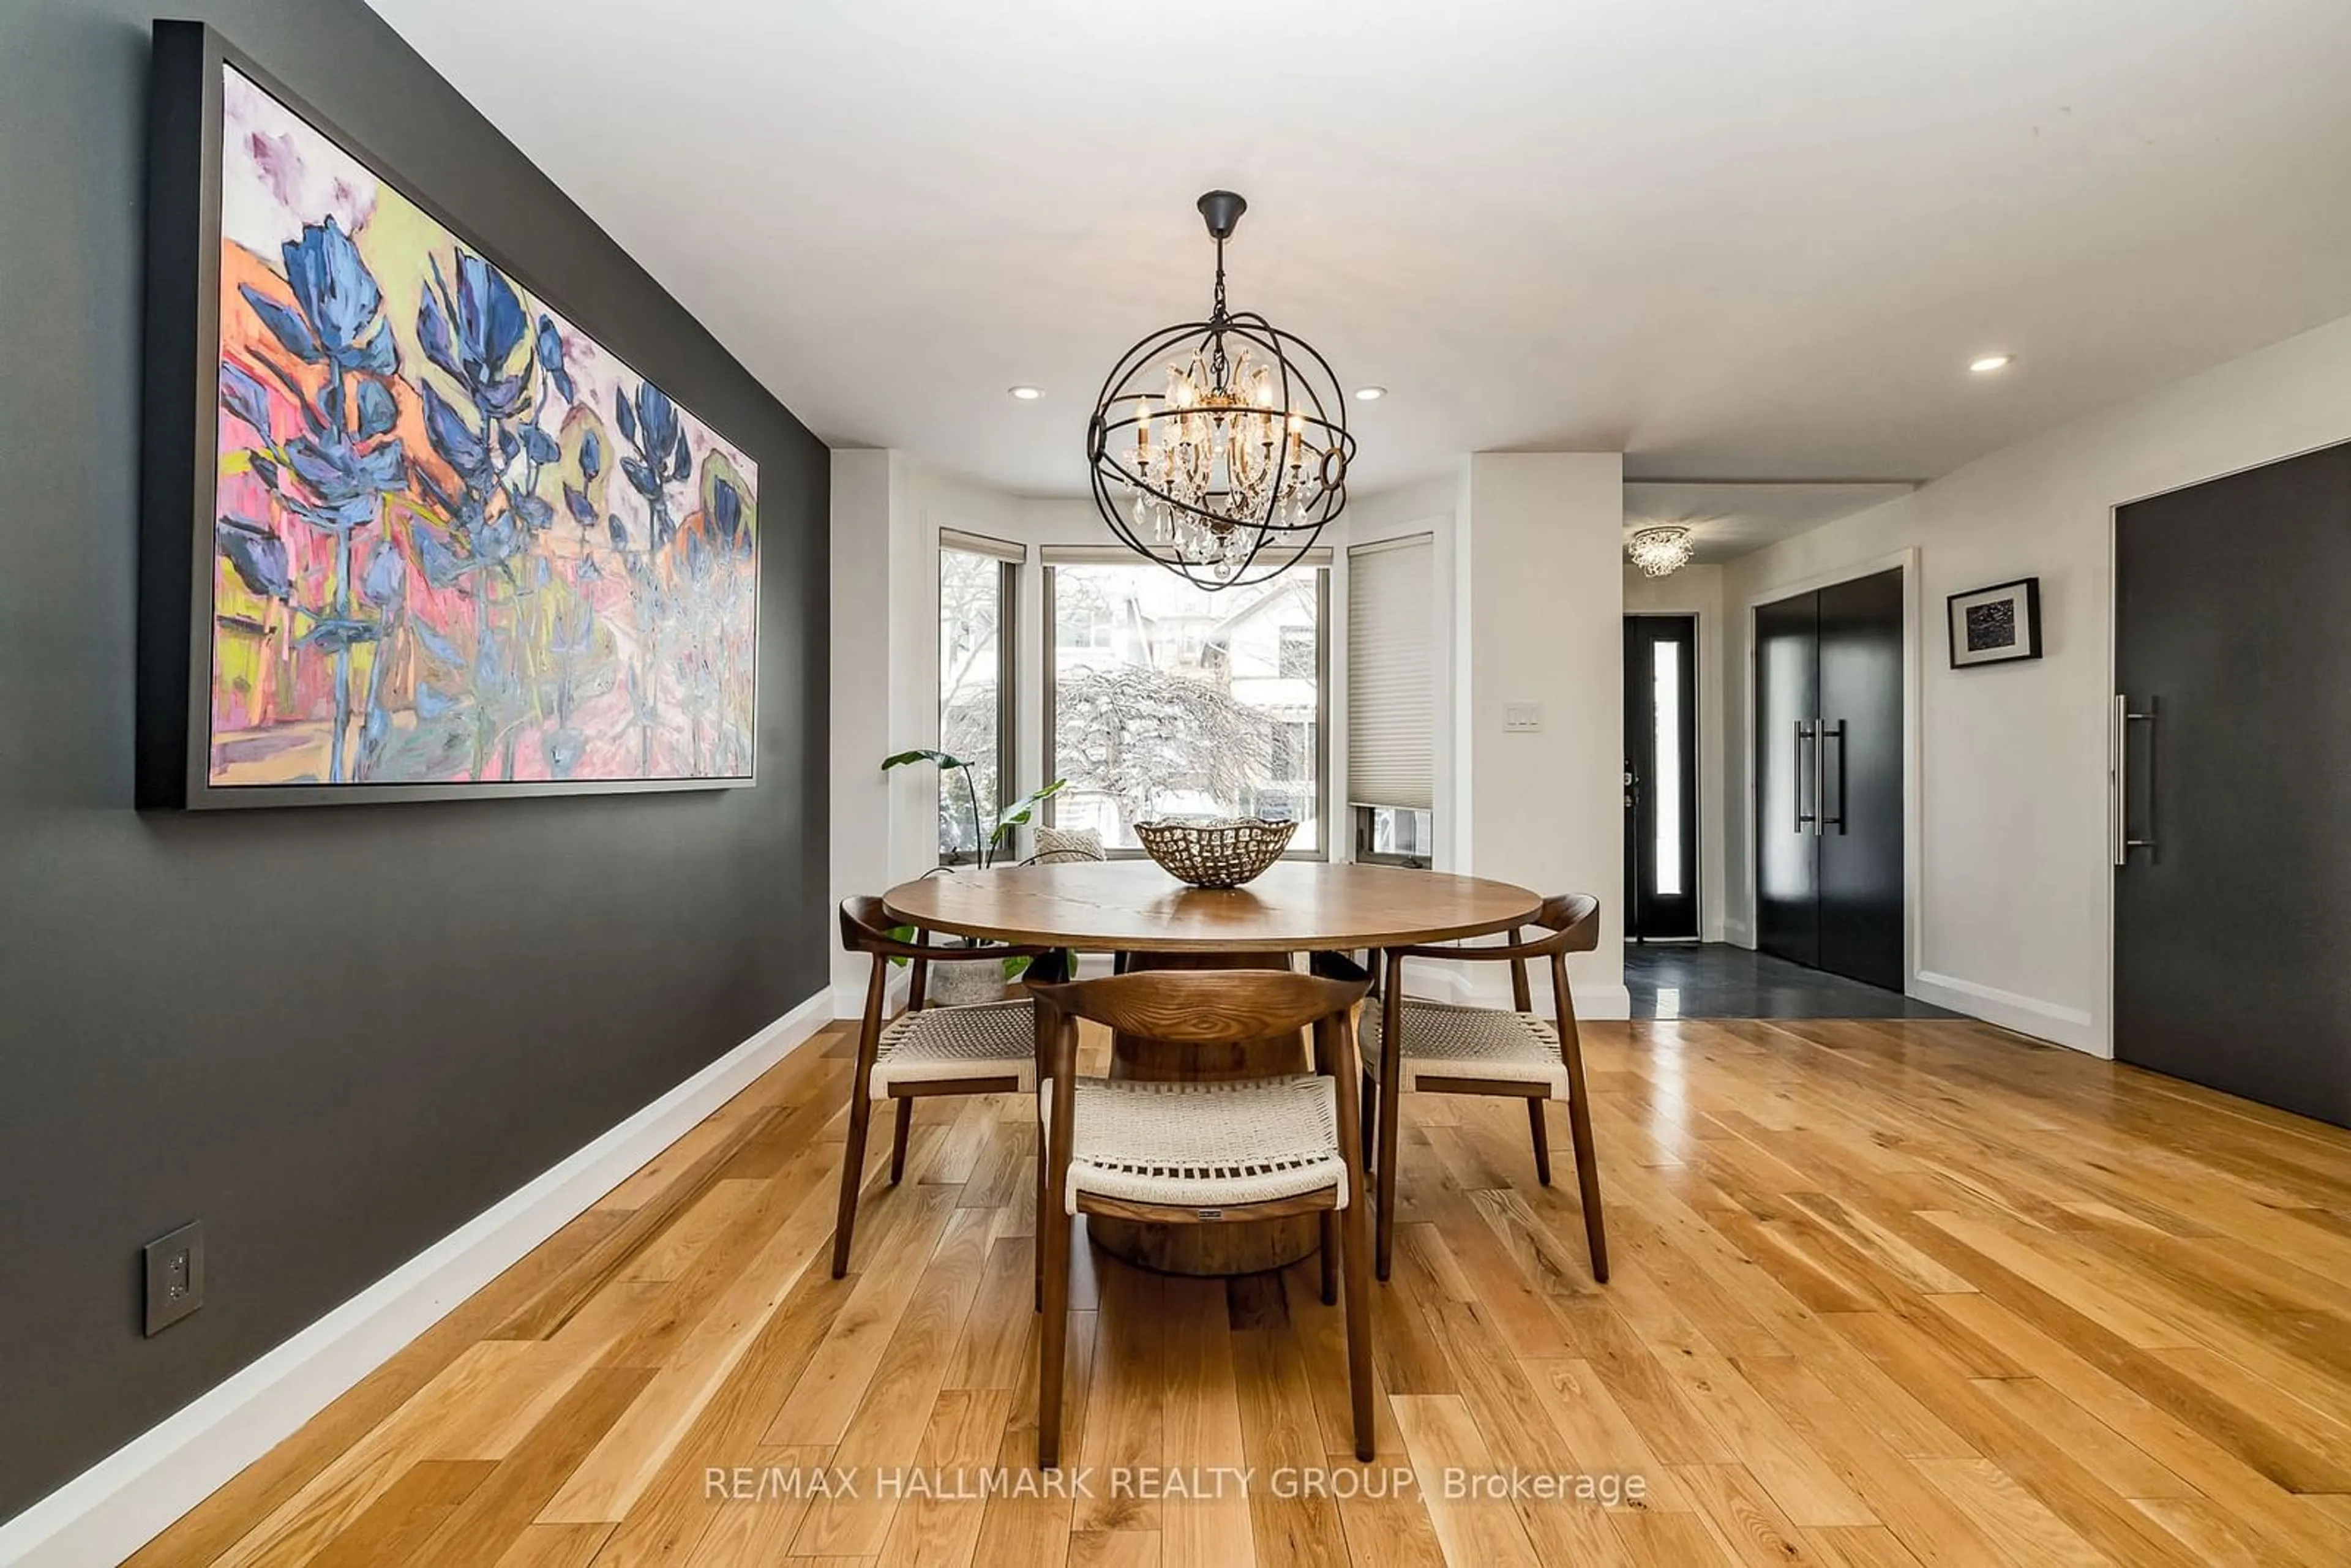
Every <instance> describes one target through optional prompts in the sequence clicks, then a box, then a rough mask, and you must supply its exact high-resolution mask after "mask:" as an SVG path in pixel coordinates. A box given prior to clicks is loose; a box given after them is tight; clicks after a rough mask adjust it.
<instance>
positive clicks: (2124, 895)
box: [2110, 445, 2351, 1126]
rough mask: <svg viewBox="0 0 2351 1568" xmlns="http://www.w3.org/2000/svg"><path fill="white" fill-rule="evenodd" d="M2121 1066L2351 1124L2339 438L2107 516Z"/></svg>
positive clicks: (2347, 523) (2348, 551)
mask: <svg viewBox="0 0 2351 1568" xmlns="http://www.w3.org/2000/svg"><path fill="white" fill-rule="evenodd" d="M2115 572H2116V578H2115V582H2116V618H2115V672H2116V686H2117V687H2118V688H2119V690H2118V691H2117V693H2116V696H2115V707H2114V711H2113V713H2112V714H2111V715H2110V720H2111V723H2112V725H2113V727H2114V735H2113V737H2111V742H2110V744H2111V746H2112V755H2113V757H2114V758H2115V768H2114V775H2115V776H2114V780H2113V782H2114V785H2115V790H2114V793H2115V797H2116V799H2115V801H2114V806H2113V821H2112V824H2111V827H2112V832H2113V835H2114V839H2115V842H2114V843H2113V844H2112V845H2111V846H2110V847H2111V850H2112V854H2113V859H2114V861H2115V862H2116V870H2115V997H2114V1004H2115V1006H2114V1019H2115V1055H2116V1057H2117V1058H2119V1059H2120V1060H2122V1061H2128V1062H2133V1063H2136V1064H2137V1065H2138V1066H2141V1067H2147V1068H2151V1069H2153V1070H2154V1071H2158V1072H2165V1073H2169V1074H2171V1075H2172V1076H2174V1077H2178V1078H2186V1079H2189V1080H2192V1081H2193V1082H2198V1083H2203V1084H2209V1085H2210V1086H2211V1087H2213V1088H2215V1089H2221V1090H2225V1091H2227V1092H2230V1093H2232V1094H2241V1095H2243V1096H2244V1097H2245V1098H2247V1099H2249V1100H2258V1101H2261V1102H2262V1103H2264V1104H2269V1105H2274V1106H2277V1107H2279V1108H2280V1109H2283V1110H2287V1111H2294V1112H2298V1113H2301V1114H2303V1115H2305V1116H2315V1117H2317V1118H2319V1119H2320V1120H2322V1121H2327V1122H2333V1123H2335V1124H2337V1125H2339V1126H2351V445H2345V446H2335V447H2330V448H2328V449H2327V450H2325V451H2323V452H2314V453H2311V454H2308V455H2304V456H2301V457H2294V458H2288V459H2287V460H2285V461H2284V462H2282V463H2273V464H2271V465H2268V466H2266V467H2263V468H2256V469H2253V470H2252V471H2251V472H2248V473H2244V474H2237V475H2231V476H2229V477H2227V478H2224V479H2215V480H2213V481H2211V482H2210V483H2209V484H2205V485H2199V486H2195V487H2193V488H2191V489H2187V490H2180V491H2175V492H2174V493H2172V494H2170V495H2168V496H2159V497H2156V498H2154V499H2153V500H2147V501H2139V502H2135V503H2133V504H2132V505H2129V506H2126V507H2120V508H2118V509H2117V510H2116V514H2115Z"/></svg>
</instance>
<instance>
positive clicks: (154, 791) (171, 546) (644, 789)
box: [133, 20, 765, 810]
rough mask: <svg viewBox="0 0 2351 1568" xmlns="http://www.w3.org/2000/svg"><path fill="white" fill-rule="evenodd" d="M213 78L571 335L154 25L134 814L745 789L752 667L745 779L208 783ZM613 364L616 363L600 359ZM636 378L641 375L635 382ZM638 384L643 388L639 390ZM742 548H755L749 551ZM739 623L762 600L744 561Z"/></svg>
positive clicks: (352, 147) (208, 32) (450, 219)
mask: <svg viewBox="0 0 2351 1568" xmlns="http://www.w3.org/2000/svg"><path fill="white" fill-rule="evenodd" d="M224 68H235V70H236V71H237V72H238V74H240V75H242V76H244V77H245V78H247V79H248V80H250V81H252V82H253V83H254V84H255V85H256V86H257V87H259V88H260V89H262V90H264V91H265V92H266V93H267V94H269V96H271V97H272V98H275V99H277V101H278V102H279V103H281V104H283V105H284V106H285V107H286V108H287V109H288V110H292V111H293V112H294V113H295V114H296V115H297V116H298V117H299V118H300V119H301V120H304V121H305V122H306V123H307V124H308V125H309V126H310V127H311V128H312V129H313V130H315V131H318V132H319V134H320V135H321V136H323V137H326V138H327V139H328V140H329V141H333V142H335V143H336V144H337V145H338V146H340V148H341V149H342V150H343V151H344V152H346V153H348V154H350V156H351V157H352V158H354V159H356V160H358V161H359V162H360V163H362V164H364V165H366V167H367V168H368V169H369V170H370V171H371V172H373V173H374V174H375V175H376V176H377V178H378V179H380V180H381V181H382V182H384V183H386V184H389V185H391V186H393V187H395V188H396V189H397V190H398V191H399V193H400V194H401V195H402V196H403V197H405V198H406V199H407V200H409V201H410V202H412V203H413V204H415V205H416V207H417V208H418V209H419V210H420V211H422V212H423V213H424V214H426V215H427V216H428V217H430V218H432V219H433V220H434V222H436V223H438V224H439V225H441V226H442V227H443V228H444V229H446V230H447V231H448V232H449V233H450V234H451V235H454V236H455V238H456V239H458V240H459V241H460V242H462V243H463V244H464V245H465V246H466V247H467V248H468V249H470V250H472V251H473V252H474V253H475V255H477V256H481V257H482V258H483V259H484V260H486V261H487V262H488V263H489V264H490V265H491V266H493V267H496V268H497V269H498V270H499V271H500V272H502V273H504V274H505V275H506V276H507V277H508V278H510V279H512V280H513V281H514V282H515V283H516V284H517V285H519V286H520V287H523V288H524V289H526V290H527V291H528V293H529V294H530V295H532V296H533V297H534V298H538V299H539V300H540V301H542V302H543V303H545V304H546V305H547V306H549V307H550V308H553V309H555V310H557V311H559V312H560V313H561V314H562V315H563V316H564V317H565V318H566V319H569V320H573V321H577V320H579V319H580V317H579V315H578V314H577V313H576V312H574V311H573V310H571V309H570V308H568V307H567V306H566V305H565V304H564V302H563V300H562V298H560V296H559V295H557V294H554V293H551V292H549V290H547V289H544V288H542V287H540V286H539V285H538V282H537V281H536V280H535V279H533V278H532V277H531V276H530V274H529V273H528V270H527V269H524V268H520V267H515V266H514V265H513V264H512V263H511V261H509V259H508V258H507V256H506V255H505V254H504V253H503V252H502V251H501V249H500V248H499V247H498V246H494V245H487V244H485V243H483V241H482V240H481V238H480V236H479V235H477V234H476V233H475V231H474V229H473V228H472V227H471V226H470V225H466V224H465V223H463V222H462V221H460V220H458V219H457V218H455V217H454V216H452V215H451V214H449V213H448V212H447V211H446V210H445V209H444V208H443V207H442V206H441V205H440V204H438V203H437V202H435V201H434V200H433V199H432V198H431V196H430V195H429V194H427V193H425V191H424V190H423V187H422V186H421V185H419V184H418V183H416V182H414V181H412V180H410V179H409V178H407V177H406V176H405V175H403V174H402V172H401V171H400V169H399V167H398V166H397V165H396V164H395V163H393V162H392V161H390V160H388V159H386V158H384V157H382V156H381V154H379V153H377V152H374V151H373V150H371V148H369V147H368V146H367V145H366V144H365V143H364V142H362V141H360V140H359V139H358V138H356V137H354V136H352V135H351V134H350V132H349V131H345V130H344V129H343V128H342V127H341V126H340V125H339V124H338V123H337V122H336V121H335V120H334V119H333V118H332V117H330V116H329V115H327V114H324V113H322V112H321V111H320V110H319V109H318V107H317V106H316V105H315V104H313V103H311V102H310V101H309V100H308V99H306V98H304V97H303V96H302V95H301V94H299V93H298V92H296V91H294V90H293V89H290V88H288V87H287V85H286V84H285V83H284V82H282V81H280V80H279V79H278V78H277V77H275V76H274V75H272V74H271V73H270V72H269V71H268V70H267V69H266V68H264V67H262V66H261V65H259V64H257V63H256V61H255V60H254V59H253V58H252V57H250V56H248V55H246V53H244V51H242V50H240V49H238V48H236V47H235V46H234V45H232V44H230V43H229V42H228V41H227V40H226V39H225V38H224V37H222V36H221V35H220V33H219V32H218V31H217V30H216V29H214V27H212V26H209V25H208V24H205V23H202V22H190V21H174V20H161V21H158V22H156V23H155V25H154V35H153V50H152V61H151V67H150V69H151V78H150V84H149V116H148V131H147V191H146V198H147V200H146V207H147V212H146V219H147V255H146V279H145V286H146V298H145V347H144V350H143V363H142V366H141V370H142V376H141V455H140V549H139V614H138V626H139V645H138V653H137V699H136V706H137V722H136V736H137V743H136V747H135V755H134V773H135V777H134V788H133V801H134V803H135V804H136V806H137V807H138V808H139V809H141V810H254V809H266V808H277V807H298V806H360V805H381V804H385V803H389V802H394V801H444V800H516V799H528V798H535V797H542V796H554V795H629V794H664V793H673V792H677V791H682V790H693V791H704V790H716V789H752V788H755V787H757V785H758V782H759V779H758V749H759V747H758V707H759V693H758V679H759V677H758V665H759V663H760V661H759V659H758V657H756V656H755V657H754V660H753V698H752V703H753V719H752V735H751V746H750V752H751V758H752V761H751V769H752V770H751V772H749V773H747V774H742V775H736V776H727V777H678V778H662V779H523V780H513V781H502V780H483V781H479V782H471V781H447V780H436V781H432V782H424V783H351V784H243V785H233V786H222V785H215V784H214V783H213V782H212V776H211V768H210V752H211V742H212V734H211V698H212V657H213V637H212V631H213V628H212V619H213V614H214V606H213V597H212V586H213V555H214V549H216V546H215V544H214V517H213V513H214V504H213V503H214V493H215V491H214V486H215V483H216V476H217V472H218V457H219V453H218V446H219V428H220V373H219V361H220V327H221V323H220V276H221V197H222V183H221V167H222V141H223V125H224V107H225V106H224V98H225V92H224V88H223V83H222V71H223V69H224ZM606 351H607V352H609V353H612V354H613V357H614V358H618V359H624V360H625V357H624V356H622V355H620V354H618V352H617V351H615V350H609V349H608V350H606ZM640 373H642V372H640ZM645 379H646V380H648V381H650V380H652V379H653V378H650V377H647V378H645ZM753 549H754V550H755V551H757V550H758V541H757V539H756V538H755V539H754V543H753ZM754 559H755V562H758V563H760V564H758V565H756V566H755V570H754V577H753V581H754V590H753V601H752V612H751V613H752V623H753V626H754V628H755V636H756V634H757V633H756V628H758V625H759V621H760V616H761V610H762V604H761V601H762V600H763V599H764V592H765V591H764V585H763V584H762V582H761V579H763V578H764V576H765V568H764V562H763V558H762V557H760V556H759V555H757V554H755V557H754Z"/></svg>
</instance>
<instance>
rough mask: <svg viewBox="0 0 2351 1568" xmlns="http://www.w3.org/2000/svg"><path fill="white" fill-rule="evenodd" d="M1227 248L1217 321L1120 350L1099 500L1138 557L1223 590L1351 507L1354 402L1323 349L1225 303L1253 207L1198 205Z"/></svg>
mask: <svg viewBox="0 0 2351 1568" xmlns="http://www.w3.org/2000/svg"><path fill="white" fill-rule="evenodd" d="M1198 206H1199V209H1200V216H1201V217H1202V218H1203V219H1205V220H1206V221H1207V225H1208V235H1209V237H1210V238H1211V239H1213V240H1215V241H1216V243H1217V292H1216V300H1215V303H1214V305H1213V306H1212V307H1211V308H1210V309H1209V312H1208V319H1207V320H1205V321H1186V322H1182V323H1180V324H1178V325H1176V326H1173V327H1163V328H1161V329H1159V330H1157V331H1155V332H1153V333H1151V334H1150V335H1148V336H1147V337H1145V338H1144V339H1143V340H1141V341H1139V342H1137V343H1136V344H1135V345H1134V347H1133V348H1131V349H1129V350H1127V351H1126V352H1125V353H1124V354H1123V356H1121V357H1120V359H1119V361H1118V363H1117V364H1116V365H1114V366H1113V367H1112V370H1111V372H1110V375H1109V376H1108V378H1107V379H1105V380H1104V381H1103V382H1102V395H1101V397H1099V398H1098V399H1096V400H1095V402H1094V413H1093V418H1092V420H1091V421H1089V422H1088V423H1087V425H1086V461H1087V462H1088V464H1090V465H1092V470H1093V492H1094V505H1095V507H1097V508H1099V509H1100V510H1101V512H1102V519H1103V521H1105V522H1107V523H1109V524H1110V527H1111V531H1112V532H1113V533H1114V534H1116V535H1117V536H1118V537H1119V538H1120V539H1121V540H1122V541H1123V542H1124V543H1125V544H1126V545H1127V546H1128V547H1129V548H1130V549H1134V551H1135V552H1136V553H1137V554H1139V555H1142V556H1144V557H1146V558H1148V559H1152V560H1155V561H1157V562H1158V563H1159V564H1160V565H1162V566H1164V567H1165V568H1166V569H1167V570H1170V571H1172V572H1174V573H1175V574H1176V575H1177V576H1179V577H1182V578H1185V579H1186V580H1189V581H1191V582H1194V583H1196V584H1197V585H1198V586H1200V587H1202V588H1205V589H1207V590H1209V591H1212V592H1213V591H1217V590H1219V589H1226V588H1238V587H1241V586H1243V585H1245V584H1248V583H1252V582H1263V581H1264V580H1266V579H1268V578H1270V577H1273V576H1276V575H1278V574H1279V573H1280V572H1282V571H1284V570H1288V569H1289V568H1290V566H1292V565H1294V564H1295V563H1296V562H1297V560H1298V559H1299V558H1300V557H1301V556H1302V555H1304V554H1305V553H1306V551H1307V550H1309V549H1311V548H1312V547H1313V544H1314V540H1315V538H1317V536H1319V535H1320V534H1321V533H1322V529H1323V528H1324V527H1325V526H1327V525H1328V524H1329V523H1330V521H1331V519H1332V518H1333V517H1337V516H1338V515H1339V513H1340V511H1341V510H1342V509H1343V507H1345V506H1346V504H1347V466H1348V465H1349V463H1350V462H1352V461H1353V458H1354V455H1355V441H1354V437H1353V436H1351V435H1349V434H1347V400H1346V397H1345V396H1344V394H1343V392H1342V391H1341V389H1340V385H1339V380H1338V378H1337V377H1336V376H1335V375H1333V374H1332V371H1331V365H1330V361H1327V360H1325V359H1323V357H1322V355H1321V354H1320V353H1318V352H1316V351H1315V350H1314V347H1313V345H1312V344H1311V343H1309V342H1307V341H1306V340H1304V339H1302V338H1300V337H1298V336H1297V335H1296V334H1294V333H1290V332H1285V331H1283V330H1282V329H1280V328H1279V327H1276V326H1275V325H1274V324H1273V323H1272V322H1270V321H1269V320H1267V319H1265V318H1264V317H1263V316H1261V315H1259V314H1258V313H1257V312H1256V311H1254V310H1234V309H1231V308H1229V307H1228V305H1227V304H1226V302H1225V242H1226V241H1227V240H1228V239H1230V238H1231V237H1232V235H1233V229H1234V226H1235V225H1238V223H1239V222H1240V219H1241V214H1243V213H1244V212H1246V211H1248V210H1249V204H1248V203H1247V202H1245V201H1243V200H1242V199H1241V198H1240V197H1238V196H1237V195H1235V194H1234V193H1232V192H1230V191H1210V192H1209V193H1207V195H1205V196H1202V197H1201V198H1200V200H1199V202H1198Z"/></svg>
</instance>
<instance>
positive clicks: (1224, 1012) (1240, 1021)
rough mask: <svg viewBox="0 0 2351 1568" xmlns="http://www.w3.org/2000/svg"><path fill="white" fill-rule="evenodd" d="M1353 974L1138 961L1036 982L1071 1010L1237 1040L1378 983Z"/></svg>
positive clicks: (1101, 1019) (1158, 1034)
mask: <svg viewBox="0 0 2351 1568" xmlns="http://www.w3.org/2000/svg"><path fill="white" fill-rule="evenodd" d="M1371 984H1372V982H1371V977H1370V976H1368V975H1366V974H1364V972H1363V971H1362V970H1360V969H1357V970H1355V972H1354V973H1353V975H1352V976H1349V977H1343V978H1341V977H1332V976H1331V975H1327V974H1325V975H1298V974H1292V973H1290V972H1289V971H1287V970H1282V969H1138V970H1136V971H1134V973H1132V974H1125V975H1112V976H1110V977H1106V978H1103V979H1099V980H1078V981H1073V982H1071V984H1069V985H1061V986H1049V985H1032V986H1031V987H1030V988H1029V989H1030V990H1031V991H1032V992H1034V993H1035V994H1036V995H1037V996H1038V997H1039V998H1040V999H1042V1000H1043V1001H1045V1002H1046V1003H1047V1004H1049V1005H1050V1006H1051V1007H1053V1008H1055V1009H1059V1010H1060V1011H1061V1012H1062V1013H1063V1014H1065V1015H1067V1016H1069V1017H1071V1018H1081V1019H1087V1020H1089V1021H1090V1022H1093V1023H1098V1024H1104V1025H1107V1026H1108V1027H1109V1028H1111V1029H1113V1030H1118V1031H1119V1032H1121V1033H1123V1034H1133V1035H1140V1036H1142V1037H1143V1038H1144V1039H1146V1040H1167V1041H1170V1042H1171V1043H1175V1044H1179V1045H1230V1044H1234V1043H1236V1042H1238V1041H1241V1040H1262V1039H1264V1038H1266V1037H1267V1036H1270V1035H1277V1034H1287V1033H1290V1031H1292V1030H1301V1029H1305V1028H1307V1027H1308V1026H1310V1025H1311V1024H1315V1023H1319V1022H1321V1021H1322V1019H1329V1018H1335V1017H1339V1016H1341V1015H1343V1014H1344V1013H1345V1012H1346V1011H1347V1009H1350V1008H1352V1007H1353V1006H1354V1005H1355V1004H1356V1003H1357V1002H1359V1001H1362V1000H1363V999H1364V993H1365V992H1366V991H1368V990H1370V989H1371Z"/></svg>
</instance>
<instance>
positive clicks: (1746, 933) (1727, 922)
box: [1722, 915, 1755, 952]
mask: <svg viewBox="0 0 2351 1568" xmlns="http://www.w3.org/2000/svg"><path fill="white" fill-rule="evenodd" d="M1722 939H1723V940H1724V941H1725V942H1728V943H1729V944H1730V945H1731V946H1734V947H1744V948H1747V949H1748V950H1749V951H1750V952H1752V951H1753V950H1754V947H1755V933H1754V932H1753V930H1751V929H1750V927H1749V926H1748V924H1747V922H1745V921H1744V920H1733V919H1731V918H1729V916H1728V915H1726V916H1724V917H1723V922H1722Z"/></svg>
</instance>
